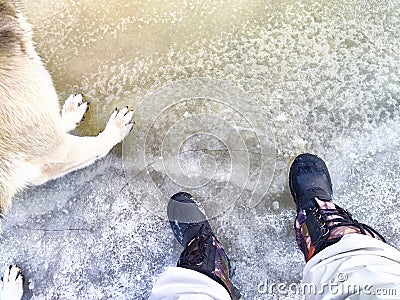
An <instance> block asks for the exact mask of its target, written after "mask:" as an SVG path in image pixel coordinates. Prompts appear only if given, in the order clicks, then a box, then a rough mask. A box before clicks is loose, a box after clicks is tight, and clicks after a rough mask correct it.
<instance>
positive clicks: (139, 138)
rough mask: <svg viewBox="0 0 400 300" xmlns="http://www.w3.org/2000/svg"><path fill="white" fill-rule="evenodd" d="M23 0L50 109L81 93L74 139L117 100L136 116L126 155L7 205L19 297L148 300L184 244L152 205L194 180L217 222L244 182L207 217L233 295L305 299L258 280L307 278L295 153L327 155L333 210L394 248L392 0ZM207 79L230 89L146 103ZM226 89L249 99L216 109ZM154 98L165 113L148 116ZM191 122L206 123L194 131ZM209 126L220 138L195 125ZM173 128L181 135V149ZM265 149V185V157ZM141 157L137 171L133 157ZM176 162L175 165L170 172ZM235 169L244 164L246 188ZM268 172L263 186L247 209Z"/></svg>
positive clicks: (395, 33)
mask: <svg viewBox="0 0 400 300" xmlns="http://www.w3.org/2000/svg"><path fill="white" fill-rule="evenodd" d="M24 2H25V5H26V9H27V11H26V14H27V17H28V19H29V20H30V21H31V23H32V24H33V26H34V34H35V41H36V43H37V48H38V52H39V53H40V55H41V56H42V57H43V59H44V61H45V62H46V65H47V67H48V69H49V70H50V72H51V74H52V75H53V78H54V82H55V84H56V87H57V90H58V92H59V95H60V103H62V102H63V100H64V98H65V97H66V96H67V95H68V94H69V93H70V92H83V93H84V94H85V95H86V96H87V97H88V99H89V101H90V102H91V112H90V114H89V116H88V117H87V118H86V119H85V121H84V123H83V124H82V125H81V126H80V127H79V128H78V130H77V134H81V135H82V134H96V133H98V132H99V131H100V130H102V129H103V128H104V126H105V123H106V121H107V119H108V117H109V114H110V113H111V112H112V110H113V109H114V108H115V107H122V106H124V105H130V106H132V107H133V108H135V109H136V111H135V119H136V120H137V124H136V128H135V130H134V132H133V134H132V135H131V136H130V138H129V139H128V140H127V142H126V143H125V144H124V146H123V151H122V148H121V147H116V148H115V149H114V151H113V153H111V154H110V155H109V156H107V157H106V158H105V159H103V160H101V161H99V162H97V163H96V164H94V165H93V166H90V167H88V168H86V169H84V170H81V171H77V172H75V173H73V174H70V175H67V176H65V177H63V178H60V179H57V180H55V181H52V182H49V183H48V184H46V185H44V186H40V187H34V188H30V189H29V190H27V191H26V192H24V193H22V194H20V195H19V196H18V197H16V199H15V201H14V203H13V207H12V209H11V211H10V213H9V214H8V215H7V216H6V218H5V219H4V220H3V222H2V227H3V233H2V235H1V243H2V247H1V250H0V254H1V255H0V257H1V260H0V262H1V263H2V265H4V266H6V265H8V264H10V263H12V262H15V263H17V264H18V265H20V266H21V267H22V268H23V269H24V272H25V274H26V278H27V279H28V281H27V283H26V287H25V289H26V291H27V292H26V296H25V299H146V298H147V296H148V294H149V290H150V289H151V287H152V285H153V283H154V282H155V280H156V279H157V277H158V275H159V274H160V273H161V272H162V270H163V269H165V268H166V267H167V266H172V265H174V264H175V262H176V260H177V258H178V256H179V253H180V251H181V248H180V247H179V245H178V244H177V242H175V241H174V239H173V235H172V233H171V232H170V229H169V227H168V223H167V221H166V220H165V218H161V217H160V215H161V214H162V208H163V205H165V204H166V198H167V197H168V195H171V194H172V193H173V192H176V191H177V189H178V187H179V186H181V187H182V185H187V184H188V181H189V180H188V178H187V177H189V178H193V180H196V182H197V183H199V184H200V185H201V188H195V187H192V188H189V187H187V189H190V190H193V192H195V193H196V194H197V195H199V198H200V200H201V201H203V202H204V203H205V204H206V205H207V203H211V204H210V205H209V207H208V209H207V208H206V211H207V213H210V214H211V213H213V208H215V205H217V204H218V203H212V201H214V202H215V200H216V199H218V196H219V195H222V194H221V191H223V190H224V188H226V187H228V188H230V189H231V191H232V192H236V191H237V192H238V193H239V192H240V191H242V194H240V197H237V199H235V201H234V202H233V205H228V206H227V207H228V208H224V207H226V206H224V207H222V208H221V207H217V208H218V209H223V213H222V214H218V216H217V217H216V218H213V219H212V220H211V225H212V226H213V228H215V231H216V233H217V234H218V236H219V237H220V240H221V242H222V243H223V244H224V245H225V246H226V250H227V252H228V254H229V255H230V257H231V258H232V261H233V263H234V265H235V267H236V274H235V277H234V282H235V283H236V284H237V285H238V286H239V287H240V288H241V290H242V293H243V298H244V299H250V300H253V299H302V296H301V295H282V294H279V293H278V292H275V293H274V294H273V295H271V294H260V293H258V292H257V288H258V285H259V284H260V283H262V282H265V281H266V280H268V281H269V282H273V283H279V282H283V283H287V284H290V283H298V282H300V280H301V272H302V268H303V267H304V261H303V257H302V254H301V253H300V252H299V251H298V250H297V249H296V245H295V241H294V233H293V230H292V224H293V218H294V215H295V214H294V205H293V203H292V200H291V198H290V194H289V191H288V187H287V185H286V173H287V167H288V164H289V161H290V159H291V158H293V157H294V156H295V155H296V154H299V153H301V152H303V151H311V152H314V153H317V154H319V155H320V156H322V157H323V158H324V159H325V160H326V162H327V165H328V167H329V168H330V170H331V173H332V174H331V175H332V177H333V182H334V192H335V195H336V199H337V202H338V203H339V204H341V205H342V206H345V207H347V208H348V209H349V210H350V211H351V212H352V213H353V214H354V215H355V216H356V217H357V218H358V219H359V221H362V222H365V223H368V224H369V225H371V226H373V227H374V228H376V229H377V230H379V231H380V232H382V233H383V234H384V235H385V236H386V237H387V239H388V241H389V242H390V243H391V244H392V245H395V246H397V247H398V248H399V247H400V240H399V234H400V222H399V221H398V216H399V215H400V208H399V198H400V193H399V190H398V187H399V186H400V160H399V157H400V150H399V149H400V145H399V143H400V119H399V115H400V114H399V110H400V107H399V104H400V103H399V102H400V100H399V97H400V96H399V95H400V93H399V92H400V71H399V70H400V53H399V49H400V3H399V1H364V0H359V1H345V0H339V1H323V0H319V1H305V0H303V1H286V0H285V1H262V0H259V1H258V0H257V1H240V0H238V1H211V0H202V1H184V0H182V1H162V2H161V1H155V0H148V1H130V0H129V1H128V0H126V1H122V0H121V1H105V0H92V1H89V0H80V1H72V0H71V1H61V0H57V1H51V2H49V1H47V0H38V1H24ZM199 77H200V78H208V79H209V80H213V82H215V83H218V82H220V81H221V80H222V81H224V82H228V83H230V84H231V85H233V86H234V87H235V88H232V89H224V91H222V92H221V93H219V94H218V97H217V98H218V99H212V97H211V95H210V94H206V95H204V93H203V92H202V93H199V94H197V97H198V98H196V97H195V96H196V95H190V97H189V98H187V97H186V98H185V94H184V93H183V92H182V89H178V90H169V92H168V93H166V94H165V95H167V96H170V97H175V98H174V99H169V98H168V97H165V99H164V98H157V97H154V95H157V91H160V90H161V91H163V88H165V87H166V86H168V85H170V84H173V85H174V84H176V83H177V82H182V81H183V82H185V81H187V80H189V82H193V81H192V80H193V79H194V78H199ZM203 87H204V85H203ZM236 88H238V89H240V90H242V91H243V93H245V94H246V95H248V96H249V97H247V96H246V97H244V98H243V103H240V101H239V102H238V101H233V103H234V105H233V106H228V105H226V103H232V99H233V98H234V96H231V92H234V91H235V89H236ZM199 90H200V91H201V88H199ZM175 91H176V94H175V95H174V92H175ZM213 92H214V93H217V92H218V87H217V86H216V87H215V88H210V93H213ZM225 92H226V93H225ZM224 93H225V94H224ZM195 94H196V93H195ZM214 96H215V95H214ZM167 98H168V99H167ZM189 100H190V101H189ZM214 100H220V101H222V102H219V104H215V101H214ZM146 101H147V102H146ZM157 101H158V102H157ZM171 101H172V103H173V104H174V105H172V106H167V105H166V104H167V103H171ZM179 101H180V102H179ZM213 101H214V102H213ZM249 101H250V102H249ZM251 101H254V105H249V103H250V104H251ZM178 102H179V103H178ZM147 103H148V104H149V105H150V104H151V105H152V106H151V107H152V109H147V108H148V107H147V106H146V104H147ZM154 108H156V110H157V112H158V110H159V111H161V112H163V114H161V115H160V116H162V117H159V118H157V119H156V122H153V123H151V124H148V123H146V122H147V121H146V120H153V118H154V117H155V116H158V115H154ZM201 113H203V115H204V114H206V115H207V116H209V117H210V119H204V118H203V119H202V116H201ZM247 115H253V116H256V117H253V118H246V116H247ZM260 115H262V116H263V117H260ZM196 118H197V119H196ZM217 118H219V120H220V121H218V122H216V123H212V122H215V120H218V119H217ZM195 120H198V121H201V122H202V124H205V125H204V127H203V128H199V127H197V129H196V130H197V131H195V132H194V133H195V134H194V135H193V134H191V132H190V128H191V126H190V122H194V121H195ZM209 120H211V121H209ZM178 121H180V122H178ZM185 122H186V123H185ZM264 122H265V124H266V125H265V124H264ZM183 124H185V126H183ZM193 124H194V123H193ZM210 124H214V125H215V126H214V127H215V131H212V132H203V133H200V131H201V130H200V129H205V128H208V129H209V127H207V126H206V125H210ZM259 124H264V125H262V126H261V125H260V126H259ZM152 125H154V126H152ZM178 125H179V126H181V127H176V126H178ZM174 126H175V127H174ZM224 128H226V130H229V133H231V134H227V133H228V131H224ZM178 129H180V130H178ZM148 130H150V131H148ZM174 130H175V131H174ZM168 132H171V133H176V134H178V133H179V134H178V136H179V140H176V143H177V145H175V144H174V143H173V142H174V135H172V136H170V135H168ZM213 132H214V133H218V134H214V135H212V134H213ZM263 134H264V135H265V137H266V138H267V140H268V141H269V142H268V143H267V142H266V143H263V140H262V137H263ZM182 135H183V138H184V139H183V140H182ZM166 136H167V137H168V138H169V139H167V140H166V141H167V142H168V143H167V144H165V145H167V146H166V148H163V145H164V144H163V141H164V137H166ZM185 137H186V138H187V139H185ZM239 137H240V138H241V139H239ZM241 141H244V144H243V143H241ZM272 141H273V150H274V151H273V154H271V157H269V156H268V157H269V159H271V158H272V157H273V156H274V157H275V159H274V161H273V162H271V164H272V163H273V168H272V169H273V171H274V172H273V174H272V175H273V178H272V181H271V178H270V177H269V176H270V175H271V173H270V170H271V169H267V172H264V173H263V172H260V157H261V156H262V153H271V152H269V151H271V150H270V146H271V143H272ZM233 142H235V143H233ZM233 144H234V145H235V147H233ZM177 146H180V147H181V148H178V149H179V150H177V148H176V147H177ZM236 146H237V148H236ZM242 146H246V147H245V148H243V147H242ZM232 148H234V149H232ZM133 150H135V151H139V153H141V154H143V153H145V156H141V157H140V159H147V160H146V161H145V162H146V163H144V164H143V162H142V161H136V160H135V159H134V157H133V156H132V155H133V154H132V155H130V156H129V155H127V153H128V154H130V153H131V152H130V151H133ZM163 150H164V154H163V153H162V151H163ZM165 150H168V151H167V152H165ZM233 150H235V151H239V153H240V154H243V156H240V155H239V156H238V155H235V152H233ZM179 151H180V152H179ZM263 151H266V152H263ZM122 152H124V154H125V155H124V159H122ZM165 153H166V154H167V155H166V156H164V155H165ZM174 154H175V155H178V156H179V157H178V160H177V161H178V162H179V163H180V164H181V165H179V168H181V169H180V170H178V166H177V169H176V173H170V171H172V172H175V170H174V168H171V166H173V164H172V165H168V159H176V157H174ZM236 154H237V152H236ZM272 155H273V156H272ZM123 160H124V163H125V169H126V170H125V171H124V168H123ZM165 161H166V162H167V163H166V164H164V163H163V162H165ZM271 167H272V165H271ZM235 168H237V169H240V170H242V169H246V168H247V170H246V171H247V174H248V177H249V178H245V179H246V180H247V179H249V180H250V181H249V185H245V186H244V188H243V186H242V185H243V182H241V180H242V177H240V176H238V174H232V170H236V169H235ZM171 169H172V170H171ZM202 171H203V172H202ZM141 172H142V173H141ZM147 172H149V175H146V174H147ZM260 174H261V176H263V175H265V176H264V177H261V178H262V180H264V182H265V185H266V191H267V194H266V195H265V197H264V198H263V200H262V201H261V202H260V203H258V205H257V206H256V207H252V206H251V205H249V201H248V199H249V198H250V197H251V193H252V189H253V188H252V187H253V186H254V185H252V184H255V182H256V179H257V176H260ZM211 175H212V176H211ZM185 176H186V177H185ZM271 177H272V176H271ZM204 178H205V179H207V181H206V182H203V181H202V180H204ZM232 178H233V179H232ZM171 179H176V180H175V181H173V180H171ZM231 179H232V180H231ZM182 180H183V181H182ZM184 180H186V181H184ZM204 183H206V184H204ZM148 187H151V189H150V188H148ZM160 195H161V196H160ZM223 195H227V194H223ZM225 200H226V199H225ZM225 200H224V201H225ZM224 203H225V202H224ZM152 205H153V206H152ZM153 208H154V209H153ZM154 210H156V211H154ZM383 216H384V217H383Z"/></svg>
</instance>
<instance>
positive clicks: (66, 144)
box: [32, 107, 134, 185]
mask: <svg viewBox="0 0 400 300" xmlns="http://www.w3.org/2000/svg"><path fill="white" fill-rule="evenodd" d="M132 116H133V112H132V111H128V107H125V108H123V109H121V110H120V111H119V112H118V111H117V110H115V111H114V113H113V114H112V115H111V117H110V119H109V121H108V123H107V126H106V128H105V129H104V131H103V132H101V133H100V134H99V135H98V136H96V137H88V136H86V137H78V136H74V135H70V134H67V133H66V134H65V138H64V141H63V144H62V145H60V147H59V148H58V150H57V151H56V153H55V154H54V155H53V156H52V157H49V158H48V159H45V160H44V161H46V162H45V163H44V164H43V166H41V171H40V175H39V178H37V179H36V180H34V182H32V184H34V185H39V184H43V183H45V182H46V181H48V180H51V179H55V178H58V177H61V176H63V175H65V174H67V173H69V172H72V171H75V170H77V169H80V168H83V167H86V166H88V165H90V164H92V163H93V162H94V161H96V160H97V159H99V158H102V157H104V156H105V155H107V153H108V152H109V151H110V150H111V149H112V148H113V147H114V146H115V145H116V144H118V143H119V142H121V141H122V140H123V139H124V138H125V137H126V136H127V135H128V133H129V132H130V131H131V130H132V128H133V125H134V123H133V121H132Z"/></svg>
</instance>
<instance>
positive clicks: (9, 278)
mask: <svg viewBox="0 0 400 300" xmlns="http://www.w3.org/2000/svg"><path fill="white" fill-rule="evenodd" d="M23 285H24V276H23V275H22V271H21V269H20V268H18V267H17V266H9V267H8V268H7V269H6V270H5V271H4V275H3V284H2V288H1V292H0V295H1V299H2V300H20V299H21V298H22V294H23Z"/></svg>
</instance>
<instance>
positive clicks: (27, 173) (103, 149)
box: [0, 0, 134, 300]
mask: <svg viewBox="0 0 400 300" xmlns="http://www.w3.org/2000/svg"><path fill="white" fill-rule="evenodd" d="M58 103H59V102H58V97H57V93H56V90H55V88H54V85H53V82H52V79H51V77H50V74H49V72H48V71H47V70H46V68H45V67H44V64H43V62H42V61H41V59H40V57H39V56H38V54H37V53H36V52H35V49H34V45H33V40H32V34H31V28H30V25H29V24H28V22H27V21H26V19H25V18H24V16H23V14H22V5H21V3H20V2H19V1H18V0H0V216H4V214H5V213H6V212H7V210H8V209H9V207H10V205H11V201H12V198H13V196H14V195H15V194H16V193H18V192H19V191H21V190H23V189H24V188H25V187H27V186H30V185H40V184H43V183H45V182H47V181H49V180H52V179H55V178H57V177H60V176H63V175H64V174H67V173H69V172H72V171H74V170H77V169H80V168H83V167H85V166H88V165H90V164H91V163H93V162H94V161H95V160H97V159H99V158H101V157H104V156H105V155H106V154H107V153H108V152H109V151H110V150H111V149H112V148H113V146H114V145H116V144H118V143H119V142H121V141H122V140H123V139H124V138H125V136H126V135H127V134H128V133H129V132H130V131H131V130H132V129H133V125H134V122H133V120H132V117H133V112H132V111H129V110H128V107H125V108H123V109H121V110H119V111H118V110H117V109H116V110H115V111H114V112H113V113H112V114H111V117H110V119H109V121H108V123H107V125H106V128H105V129H104V131H103V132H101V133H100V134H99V135H98V136H96V137H78V136H74V135H71V134H69V132H70V131H72V130H73V129H75V127H76V126H77V125H78V124H79V123H80V122H81V121H82V119H83V117H84V114H85V113H86V112H87V110H88V109H89V103H88V102H86V101H85V99H84V97H83V96H82V95H81V94H73V95H71V96H70V97H69V98H68V99H67V100H66V101H65V104H64V106H63V108H62V110H61V114H60V109H59V104H58ZM22 279H23V276H22V274H21V270H20V269H19V268H18V267H17V266H10V267H9V268H7V270H6V271H5V273H4V276H3V289H2V290H1V293H0V294H1V295H2V299H3V300H4V299H7V300H14V299H15V300H17V299H21V297H22V281H23V280H22Z"/></svg>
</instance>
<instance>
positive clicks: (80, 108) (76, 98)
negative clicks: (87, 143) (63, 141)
mask: <svg viewBox="0 0 400 300" xmlns="http://www.w3.org/2000/svg"><path fill="white" fill-rule="evenodd" d="M88 109H89V102H86V101H84V97H83V95H82V94H71V95H70V96H69V97H68V99H67V100H65V103H64V106H63V108H62V111H61V117H62V120H63V122H64V127H65V130H66V131H67V132H68V131H71V130H74V129H75V127H76V126H77V125H78V124H79V123H80V122H81V121H83V119H84V114H85V113H86V112H87V111H88Z"/></svg>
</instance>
